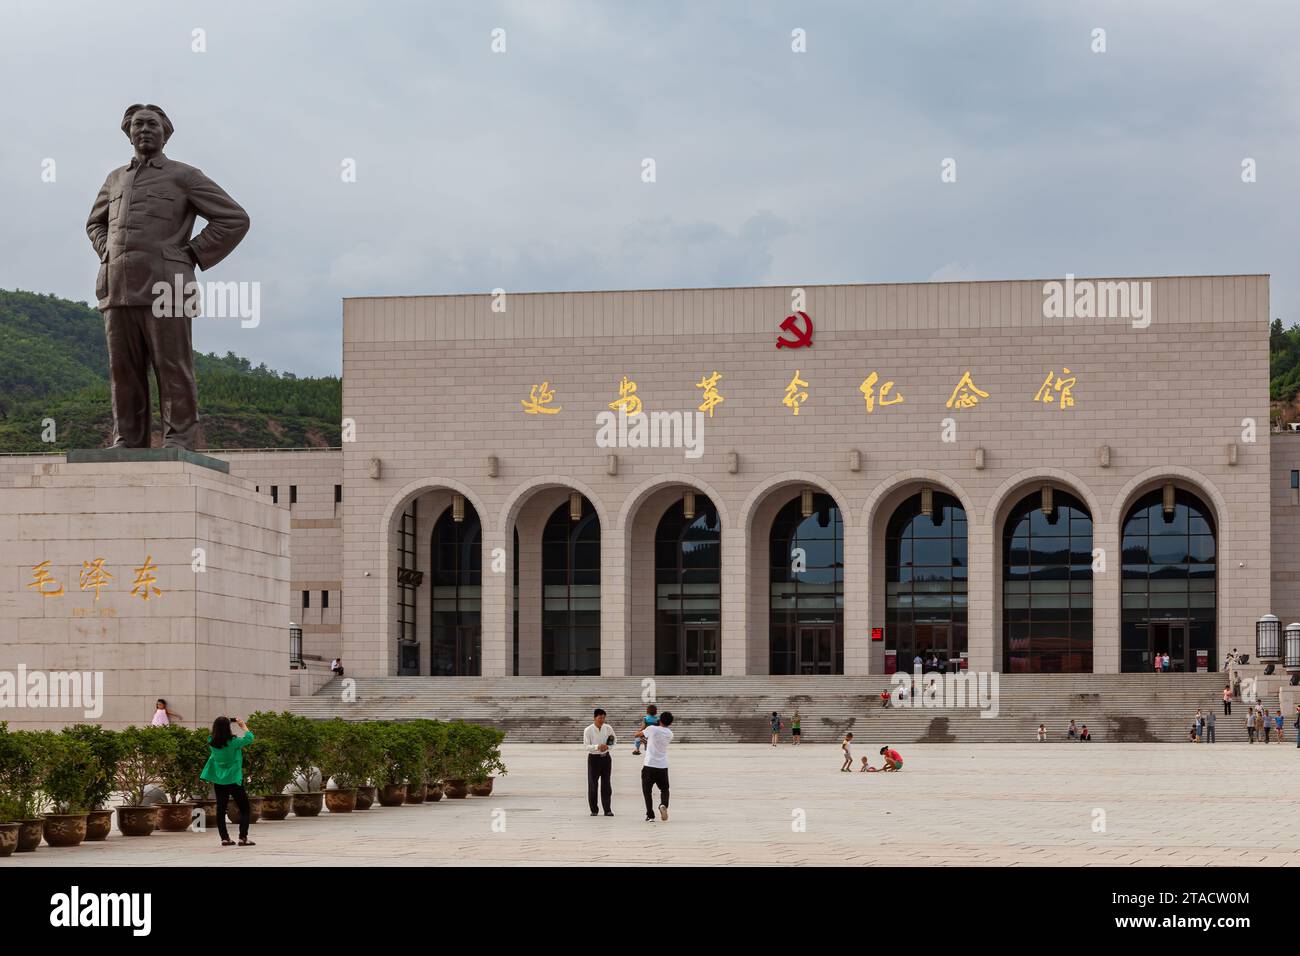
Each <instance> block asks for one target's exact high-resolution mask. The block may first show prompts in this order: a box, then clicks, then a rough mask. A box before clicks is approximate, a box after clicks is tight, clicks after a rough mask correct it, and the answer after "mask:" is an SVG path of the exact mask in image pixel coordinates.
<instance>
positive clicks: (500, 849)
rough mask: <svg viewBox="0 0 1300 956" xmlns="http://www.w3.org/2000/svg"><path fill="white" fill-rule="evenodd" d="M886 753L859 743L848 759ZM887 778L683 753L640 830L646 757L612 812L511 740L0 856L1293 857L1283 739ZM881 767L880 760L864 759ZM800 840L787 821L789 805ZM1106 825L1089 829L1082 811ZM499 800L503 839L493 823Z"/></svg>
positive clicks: (995, 758)
mask: <svg viewBox="0 0 1300 956" xmlns="http://www.w3.org/2000/svg"><path fill="white" fill-rule="evenodd" d="M878 749H879V743H874V744H868V743H867V742H866V741H863V742H862V743H860V744H859V745H858V746H857V747H856V748H855V752H856V753H857V754H859V755H861V754H863V753H868V752H872V751H875V750H878ZM902 753H903V756H904V758H905V761H906V766H905V769H904V770H903V772H902V773H899V774H861V773H853V774H851V775H850V774H845V773H840V772H839V771H838V767H839V764H840V758H839V752H838V748H836V747H833V746H825V745H822V746H814V745H808V746H804V747H800V748H798V749H795V748H793V747H790V746H788V745H786V746H782V747H781V748H779V749H776V750H774V749H772V748H771V747H769V746H764V745H732V746H712V745H696V746H685V745H683V746H679V747H678V748H677V749H675V750H674V751H673V752H672V755H671V757H672V809H671V814H670V820H669V821H668V822H667V823H662V822H656V823H654V824H650V823H646V822H645V821H644V820H643V819H642V818H643V816H644V809H643V805H642V803H641V797H640V785H639V774H640V769H639V768H640V760H639V759H638V758H634V757H632V756H631V754H630V753H629V752H627V750H626V748H620V750H619V752H617V753H616V755H615V757H614V760H615V768H614V811H615V813H616V816H615V817H613V818H612V819H607V818H605V817H603V816H602V817H597V818H593V817H591V816H590V815H589V814H588V810H587V806H586V777H585V769H584V763H585V760H586V757H585V755H584V753H583V752H582V750H581V748H579V747H577V746H575V747H565V746H552V745H532V746H530V745H507V746H506V747H505V748H504V755H505V759H506V763H507V765H508V766H509V768H510V774H509V775H508V776H506V777H504V778H502V779H499V780H498V781H497V787H496V792H495V793H494V794H493V795H492V796H491V797H489V798H474V797H471V798H469V799H467V800H461V801H455V800H443V801H441V802H439V803H436V804H432V805H424V806H408V807H401V808H394V809H382V808H377V809H373V810H367V811H364V812H361V813H355V814H351V815H348V816H342V815H340V816H336V817H330V816H329V815H327V814H326V815H322V816H321V817H319V818H316V819H307V820H299V819H296V818H293V817H290V818H289V819H288V820H286V821H283V822H266V823H259V824H257V825H256V826H254V827H253V830H252V835H253V839H254V840H256V841H257V842H258V846H257V847H256V848H253V849H242V848H233V847H232V848H224V849H223V848H222V847H220V846H219V845H218V843H217V835H216V833H215V832H213V831H210V832H208V833H206V834H190V833H186V834H162V833H155V834H153V835H152V836H150V837H147V838H143V839H127V838H125V837H122V836H121V835H120V834H117V833H114V834H113V836H112V837H110V839H109V840H108V841H107V842H105V843H100V844H86V845H84V846H82V847H78V848H76V849H69V850H56V849H52V848H50V847H45V846H42V847H41V848H40V849H39V850H38V851H37V852H35V853H33V854H24V855H22V856H13V857H10V858H9V859H7V860H0V868H6V867H8V868H14V867H26V866H58V865H63V866H67V865H98V864H119V865H131V866H140V865H155V866H156V865H167V864H192V865H200V866H209V865H215V866H238V865H250V864H273V865H284V866H337V865H346V866H365V865H382V864H393V865H399V866H407V865H410V866H417V865H436V864H448V863H455V864H465V865H475V866H478V865H483V866H503V865H536V864H551V865H558V866H568V865H582V864H597V865H619V864H701V865H745V864H783V865H803V864H807V865H817V864H850V865H871V864H898V865H943V864H963V865H974V866H999V867H1000V866H1016V865H1036V866H1083V865H1092V866H1128V865H1138V866H1206V865H1214V864H1242V865H1251V864H1258V865H1264V866H1300V791H1298V790H1297V788H1296V786H1295V780H1296V772H1297V768H1300V752H1297V748H1296V747H1295V743H1294V740H1292V741H1291V742H1288V743H1286V744H1276V743H1274V744H1270V745H1268V746H1265V745H1261V744H1256V745H1254V746H1250V745H1247V744H1216V745H1213V746H1210V745H1200V746H1198V745H1193V744H1110V745H1082V744H1017V745H1011V746H996V745H985V746H979V745H954V744H949V745H936V744H931V745H910V746H907V747H905V748H902ZM872 759H873V763H879V757H877V756H874V755H873V758H872ZM799 810H802V811H803V812H804V813H805V814H806V820H807V829H806V832H802V833H796V832H793V830H792V821H793V820H794V818H795V817H794V815H795V812H796V811H799ZM1096 810H1102V811H1104V812H1105V824H1106V830H1105V832H1104V833H1102V832H1094V831H1093V825H1094V819H1095V816H1094V811H1096ZM494 811H505V815H504V821H505V832H503V833H501V832H493V829H492V824H493V820H494V819H501V817H500V816H499V815H498V816H497V817H495V818H494Z"/></svg>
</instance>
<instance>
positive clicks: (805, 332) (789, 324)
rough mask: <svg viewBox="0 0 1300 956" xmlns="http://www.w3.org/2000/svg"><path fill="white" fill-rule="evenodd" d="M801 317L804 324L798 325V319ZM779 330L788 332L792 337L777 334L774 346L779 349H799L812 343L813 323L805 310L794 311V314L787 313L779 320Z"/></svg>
mask: <svg viewBox="0 0 1300 956" xmlns="http://www.w3.org/2000/svg"><path fill="white" fill-rule="evenodd" d="M796 316H800V317H802V318H803V321H804V326H803V328H800V327H799V319H798V318H796ZM781 331H783V332H788V333H790V335H791V336H793V338H789V339H787V338H785V337H783V336H777V339H776V347H777V348H779V349H801V348H804V347H805V346H809V345H812V344H813V340H812V336H813V323H812V319H810V318H809V317H808V313H807V312H796V313H795V314H794V315H787V316H786V317H785V319H784V320H782V322H781Z"/></svg>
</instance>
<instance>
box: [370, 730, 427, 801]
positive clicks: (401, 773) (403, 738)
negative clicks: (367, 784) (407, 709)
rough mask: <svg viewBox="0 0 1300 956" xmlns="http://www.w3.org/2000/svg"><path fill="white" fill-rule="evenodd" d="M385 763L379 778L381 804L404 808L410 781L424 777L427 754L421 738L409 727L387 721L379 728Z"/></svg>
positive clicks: (382, 760) (376, 779) (380, 768)
mask: <svg viewBox="0 0 1300 956" xmlns="http://www.w3.org/2000/svg"><path fill="white" fill-rule="evenodd" d="M375 732H376V734H377V736H378V738H379V746H380V753H381V762H380V765H379V771H378V773H377V775H376V776H375V783H376V784H378V785H379V805H380V806H382V807H400V806H401V805H402V804H403V803H404V802H406V781H407V780H409V779H412V778H414V777H418V776H420V770H421V765H422V763H423V752H422V746H421V742H420V738H419V737H418V736H417V735H416V734H415V733H413V732H412V731H411V728H410V727H408V726H403V725H402V724H398V723H394V722H392V721H384V722H383V723H382V724H380V725H377V726H376V728H375Z"/></svg>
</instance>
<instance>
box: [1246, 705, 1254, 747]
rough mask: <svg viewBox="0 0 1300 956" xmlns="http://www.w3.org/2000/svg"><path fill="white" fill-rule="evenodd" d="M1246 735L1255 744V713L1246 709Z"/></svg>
mask: <svg viewBox="0 0 1300 956" xmlns="http://www.w3.org/2000/svg"><path fill="white" fill-rule="evenodd" d="M1246 737H1247V739H1248V740H1249V741H1250V742H1251V743H1252V744H1253V743H1254V742H1255V715H1254V713H1252V712H1251V711H1249V710H1248V711H1246Z"/></svg>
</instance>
